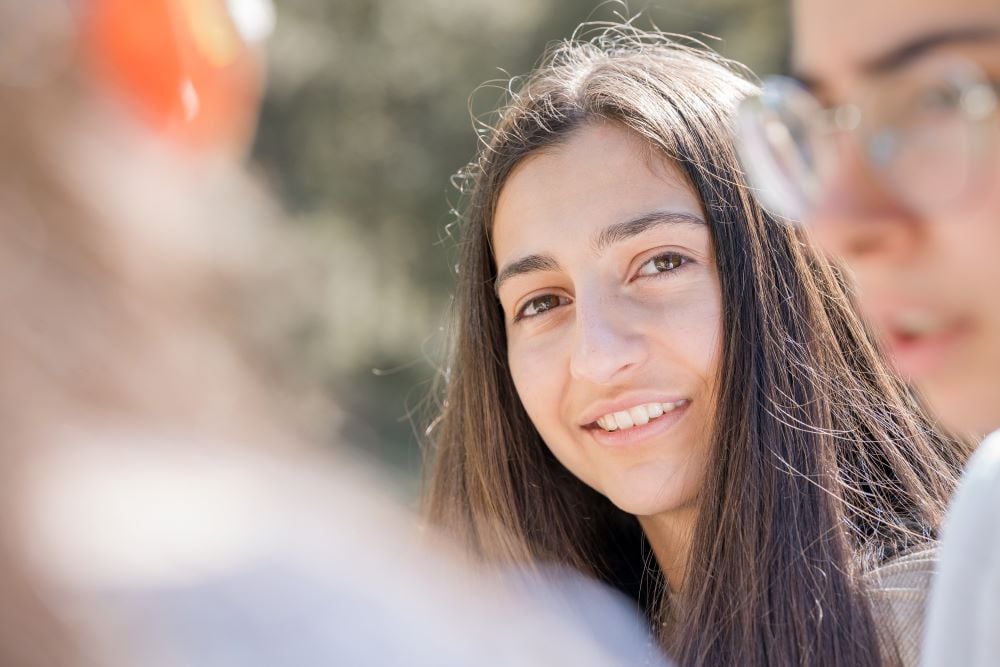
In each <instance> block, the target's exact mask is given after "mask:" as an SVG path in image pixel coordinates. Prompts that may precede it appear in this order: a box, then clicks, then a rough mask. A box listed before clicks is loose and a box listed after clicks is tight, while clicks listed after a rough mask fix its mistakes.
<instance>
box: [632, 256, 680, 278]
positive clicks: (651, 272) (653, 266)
mask: <svg viewBox="0 0 1000 667" xmlns="http://www.w3.org/2000/svg"><path fill="white" fill-rule="evenodd" d="M687 261H688V259H687V257H685V256H684V255H678V254H677V253H675V252H668V253H665V254H663V255H657V256H656V257H654V258H653V259H651V260H649V261H648V262H646V263H645V264H643V265H642V266H640V267H639V275H640V276H655V275H656V274H658V273H666V272H667V271H673V270H674V269H676V268H678V267H680V266H682V265H683V264H686V263H687Z"/></svg>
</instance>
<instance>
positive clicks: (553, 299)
mask: <svg viewBox="0 0 1000 667" xmlns="http://www.w3.org/2000/svg"><path fill="white" fill-rule="evenodd" d="M565 302H566V299H564V298H562V297H559V296H556V295H555V294H544V295H542V296H538V297H535V298H534V299H531V300H530V301H528V302H527V303H525V304H524V306H523V307H522V308H521V310H520V311H518V313H517V317H516V318H515V321H516V320H520V319H524V318H525V317H535V316H536V315H540V314H542V313H544V312H545V311H547V310H552V309H553V308H557V307H559V306H561V305H563V304H564V303H565Z"/></svg>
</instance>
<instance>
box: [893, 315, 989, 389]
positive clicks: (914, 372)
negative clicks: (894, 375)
mask: <svg viewBox="0 0 1000 667" xmlns="http://www.w3.org/2000/svg"><path fill="white" fill-rule="evenodd" d="M886 324H887V326H886V327H885V328H884V329H883V331H884V334H885V335H884V336H883V338H884V342H885V347H886V352H887V354H888V356H889V358H890V360H891V362H892V364H893V366H894V367H895V368H896V370H897V372H899V373H900V374H901V375H903V376H904V377H905V378H907V379H911V380H919V379H920V378H921V377H922V376H925V375H927V374H930V373H932V372H934V371H935V370H936V369H937V368H938V367H939V366H940V365H941V364H943V363H945V362H946V361H947V357H948V356H949V355H950V354H951V353H952V351H953V350H954V349H955V348H956V347H957V346H958V345H959V344H960V342H961V341H962V339H964V338H965V336H966V334H967V333H968V331H969V325H968V322H966V321H965V320H961V319H944V318H937V317H934V316H932V315H927V314H924V313H906V314H904V315H900V316H896V317H894V318H892V319H890V321H889V322H887V323H886Z"/></svg>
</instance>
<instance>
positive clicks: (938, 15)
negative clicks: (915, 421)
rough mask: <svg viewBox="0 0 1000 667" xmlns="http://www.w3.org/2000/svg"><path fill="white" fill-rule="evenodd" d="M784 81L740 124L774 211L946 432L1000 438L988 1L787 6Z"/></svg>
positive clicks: (751, 103)
mask: <svg viewBox="0 0 1000 667" xmlns="http://www.w3.org/2000/svg"><path fill="white" fill-rule="evenodd" d="M792 5H793V27H794V35H795V41H794V46H793V53H792V67H793V71H794V77H791V78H783V77H774V78H771V79H769V80H768V81H767V82H766V83H765V86H764V90H763V93H762V94H761V96H760V97H758V98H755V99H752V100H748V101H747V102H746V103H744V105H743V107H742V109H741V112H740V119H739V122H740V132H741V144H742V145H741V153H742V156H743V160H744V163H745V165H746V168H747V171H748V173H749V176H750V179H751V182H752V183H753V184H754V185H755V186H756V187H757V188H759V191H760V196H761V198H762V200H763V202H764V204H765V205H766V206H768V207H769V208H770V209H771V210H772V211H773V212H775V213H777V214H779V215H782V216H784V217H787V218H790V219H792V220H795V221H796V222H798V223H800V224H803V225H804V226H806V227H807V228H809V229H810V230H811V232H812V235H813V236H814V238H815V239H816V240H817V241H818V242H819V243H820V244H822V245H823V246H824V247H825V248H826V249H827V250H828V251H829V252H831V253H832V254H834V255H837V256H839V257H840V258H841V259H842V260H843V261H844V262H845V263H846V264H847V266H848V267H849V268H850V269H851V271H852V273H853V275H854V278H855V280H856V281H857V284H858V298H859V302H860V305H861V306H862V309H863V311H864V312H865V314H866V315H867V317H868V319H869V321H870V322H871V323H872V325H873V326H874V328H875V330H876V332H877V333H878V334H879V336H880V338H881V340H882V343H883V345H884V346H885V349H886V351H887V352H888V354H889V356H890V357H891V359H892V360H893V362H894V363H895V365H896V367H897V369H898V370H899V371H900V372H901V373H902V374H903V375H904V377H906V378H908V379H909V380H910V381H911V382H912V383H914V384H915V385H916V386H917V388H918V389H920V391H921V392H922V393H923V395H924V397H925V398H926V399H927V400H928V402H929V403H930V405H931V407H932V408H933V409H934V410H936V411H937V413H938V415H939V416H940V418H941V419H942V421H943V423H944V425H945V426H947V427H949V428H952V429H954V430H956V431H960V432H964V433H971V434H975V435H982V434H985V433H987V432H989V431H991V430H993V429H996V428H997V427H1000V108H998V107H1000V104H998V93H1000V2H997V0H952V1H950V2H942V1H941V0H838V1H837V2H831V1H830V0H794V2H793V3H792Z"/></svg>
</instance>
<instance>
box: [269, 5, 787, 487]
mask: <svg viewBox="0 0 1000 667" xmlns="http://www.w3.org/2000/svg"><path fill="white" fill-rule="evenodd" d="M636 14H640V15H641V16H640V18H639V19H638V25H640V27H643V26H649V25H651V24H655V25H656V26H657V27H659V28H660V29H662V30H666V31H669V32H675V33H680V34H687V35H693V36H696V37H699V38H700V39H702V40H703V41H705V42H707V43H708V44H709V45H711V46H712V47H713V48H715V49H716V50H718V51H720V52H721V53H723V54H724V55H726V56H729V57H732V58H735V59H737V60H740V61H742V62H745V63H746V64H748V65H750V66H751V67H752V68H753V69H755V70H757V71H774V70H776V69H780V66H781V64H782V58H783V56H784V53H785V50H786V39H787V38H786V35H787V28H786V17H785V8H784V3H783V2H781V1H780V0H673V1H672V2H671V1H669V0H664V1H662V2H660V3H653V2H634V3H631V4H629V6H628V8H625V6H624V5H623V4H622V3H618V2H609V3H604V4H603V5H600V6H598V7H596V8H595V7H594V6H592V5H590V4H589V3H584V2H580V1H579V0H549V1H548V2H539V1H537V0H465V1H464V2H452V1H450V0H422V1H419V2H412V1H411V0H338V1H337V2H329V0H285V1H284V2H282V3H280V5H279V15H278V28H277V31H276V33H275V36H274V38H273V40H272V44H271V50H270V61H271V62H270V63H269V64H270V81H269V89H268V95H267V98H266V100H265V104H264V110H263V115H262V119H261V124H260V129H259V133H258V139H257V143H256V148H255V157H256V160H257V162H258V164H259V165H260V167H261V169H262V170H263V172H264V173H265V174H266V175H267V177H268V178H269V180H270V181H271V182H272V184H273V186H274V187H275V189H276V190H277V191H278V193H279V195H280V196H281V198H282V199H283V200H284V203H285V205H286V207H287V209H288V210H289V211H290V213H291V216H292V219H293V222H295V223H296V225H295V227H296V231H297V232H298V233H300V234H301V235H302V236H303V238H304V240H305V245H306V246H307V247H308V248H309V249H310V250H311V252H312V253H313V260H314V261H315V262H316V265H317V266H321V267H323V270H319V271H316V272H315V274H314V276H315V279H316V284H315V285H313V286H312V287H311V289H310V294H312V295H313V298H315V299H316V300H317V301H318V302H319V304H320V311H321V313H322V321H313V322H306V323H303V324H302V325H301V326H300V327H299V329H298V330H297V331H296V332H295V336H294V337H293V338H292V341H293V343H292V344H294V345H295V346H296V347H297V348H299V349H297V351H296V354H297V356H298V357H299V358H301V359H304V360H305V361H306V363H308V364H309V365H310V366H311V372H313V373H315V374H316V375H317V376H318V377H319V379H321V380H322V381H324V382H325V383H326V385H327V386H328V387H329V388H330V391H331V392H332V394H333V396H334V398H335V399H336V400H337V401H338V402H339V403H340V404H341V405H342V406H343V407H344V409H345V411H346V413H347V415H348V417H347V420H346V423H345V424H344V427H343V428H344V430H345V432H344V434H343V435H344V436H345V439H346V440H348V441H351V442H354V443H356V444H357V445H358V446H360V447H361V448H363V449H365V450H366V451H368V452H370V453H373V454H374V455H375V456H376V457H378V458H380V459H381V460H382V461H383V462H385V463H388V464H390V466H392V467H393V468H395V469H396V470H398V471H400V472H401V475H400V479H401V481H403V483H404V484H409V489H410V490H412V489H413V488H414V487H413V486H412V483H413V481H415V479H416V475H415V473H416V471H417V469H418V467H419V461H420V454H419V448H418V445H417V438H416V436H415V434H414V432H413V429H412V427H411V425H410V421H409V420H408V419H407V415H408V414H409V412H410V411H411V410H412V409H414V408H415V407H416V406H418V404H419V403H420V401H421V399H422V397H423V396H425V395H426V393H427V391H428V390H429V380H430V379H431V378H432V377H433V375H434V373H435V372H436V369H435V362H436V361H437V360H438V359H439V356H440V352H439V350H440V348H441V343H442V342H443V341H442V340H441V337H442V334H441V332H440V327H441V325H442V323H443V320H444V317H445V308H446V304H447V301H448V296H449V294H450V290H451V283H452V271H451V267H452V264H453V261H454V252H453V244H454V241H451V240H447V239H446V234H445V228H446V226H447V225H448V224H449V223H450V222H451V221H453V220H454V214H453V213H452V212H451V211H450V202H454V201H455V200H457V193H456V192H454V191H453V190H452V188H451V186H450V185H449V177H450V176H451V174H453V173H454V172H455V171H456V170H457V169H458V168H460V167H461V166H462V165H463V164H465V163H466V162H467V161H468V160H469V159H470V158H471V157H472V155H473V153H474V151H475V145H476V143H475V141H476V140H475V133H474V131H473V126H472V122H471V117H470V111H471V112H472V113H476V114H480V113H483V112H486V111H489V110H490V109H491V108H492V107H493V105H495V104H496V103H497V102H498V101H499V100H500V98H501V95H502V89H503V86H504V85H505V79H507V78H508V73H512V74H521V73H525V72H527V71H528V70H530V68H531V66H532V64H533V63H535V62H537V61H538V59H539V57H540V56H541V54H542V52H543V50H544V48H545V46H546V44H547V43H549V42H551V41H553V40H558V39H563V38H566V37H568V36H570V35H571V34H572V32H573V30H574V28H575V27H576V26H577V25H578V24H579V23H581V22H582V21H585V20H588V19H592V20H607V19H614V18H615V16H616V15H617V16H626V17H630V16H634V15H636ZM716 38H718V39H716ZM489 80H494V81H499V82H500V83H498V84H497V85H496V86H492V87H491V86H484V87H482V88H480V89H479V91H478V92H477V93H476V95H474V96H473V97H472V98H471V100H470V95H471V94H472V93H473V91H474V90H476V89H477V87H479V86H480V84H482V83H483V82H484V81H489Z"/></svg>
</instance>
